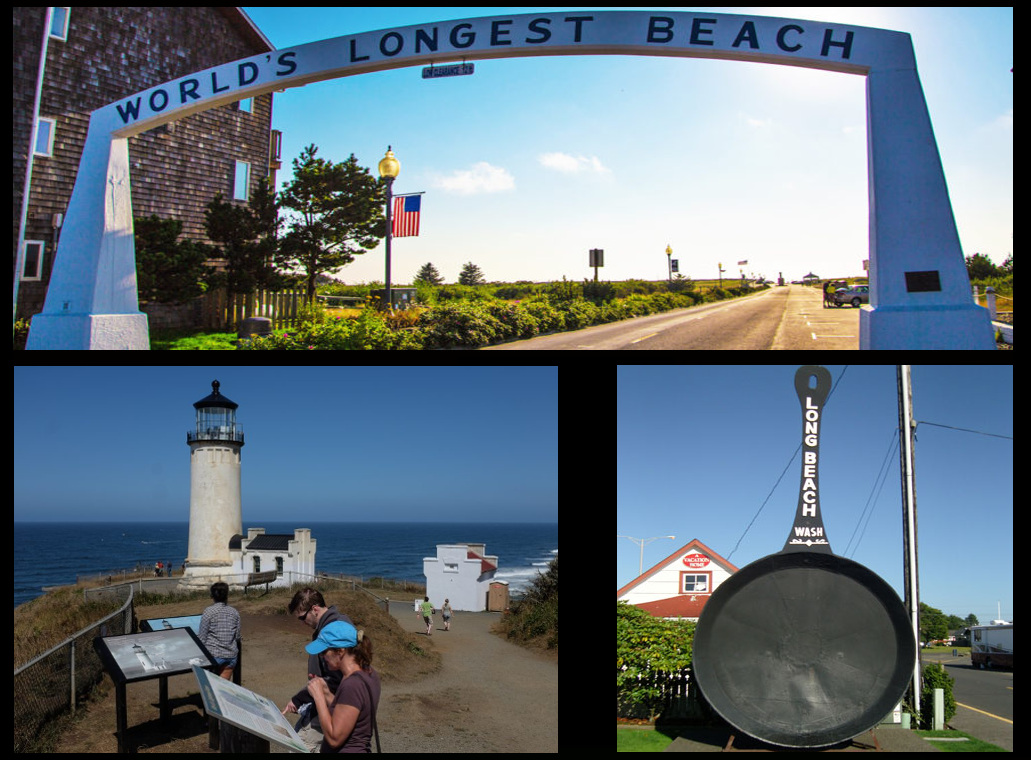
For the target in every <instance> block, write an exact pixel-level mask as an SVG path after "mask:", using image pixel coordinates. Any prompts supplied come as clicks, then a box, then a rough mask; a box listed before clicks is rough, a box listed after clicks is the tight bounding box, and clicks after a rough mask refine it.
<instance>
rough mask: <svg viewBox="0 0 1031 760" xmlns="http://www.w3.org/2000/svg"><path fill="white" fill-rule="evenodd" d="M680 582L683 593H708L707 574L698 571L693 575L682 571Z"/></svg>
mask: <svg viewBox="0 0 1031 760" xmlns="http://www.w3.org/2000/svg"><path fill="white" fill-rule="evenodd" d="M680 584H681V586H680V590H681V593H684V594H698V593H703V594H704V593H708V591H709V574H708V573H699V574H698V575H695V574H693V573H684V574H682V575H681V576H680Z"/></svg>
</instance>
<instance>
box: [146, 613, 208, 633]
mask: <svg viewBox="0 0 1031 760" xmlns="http://www.w3.org/2000/svg"><path fill="white" fill-rule="evenodd" d="M200 618H201V616H200V615H184V616H182V617H170V618H151V619H149V620H141V621H140V630H141V631H164V630H168V629H169V628H190V629H192V630H193V632H194V633H196V634H200Z"/></svg>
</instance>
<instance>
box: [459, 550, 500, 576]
mask: <svg viewBox="0 0 1031 760" xmlns="http://www.w3.org/2000/svg"><path fill="white" fill-rule="evenodd" d="M466 559H478V560H480V572H481V573H488V572H490V571H491V570H497V569H498V566H497V565H495V564H494V563H493V562H490V561H489V560H485V559H484V558H483V557H482V556H480V555H479V554H477V553H476V552H474V551H472V550H471V549H470V550H469V554H468V555H467V556H466Z"/></svg>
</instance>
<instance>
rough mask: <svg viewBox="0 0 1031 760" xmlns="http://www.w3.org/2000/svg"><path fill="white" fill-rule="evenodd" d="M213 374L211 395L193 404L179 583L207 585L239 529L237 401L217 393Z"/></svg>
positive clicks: (223, 568)
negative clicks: (186, 533) (186, 534)
mask: <svg viewBox="0 0 1031 760" xmlns="http://www.w3.org/2000/svg"><path fill="white" fill-rule="evenodd" d="M218 388H219V383H218V380H216V381H214V382H213V383H212V384H211V395H210V396H206V397H204V398H202V399H201V400H200V401H198V402H197V403H195V404H194V405H193V406H194V408H195V409H196V410H197V426H196V428H195V429H194V430H191V431H189V432H187V434H186V442H187V443H188V444H189V446H190V544H189V548H188V550H187V551H188V556H187V558H186V572H185V574H184V576H183V583H184V584H187V585H197V586H202V585H207V584H210V583H213V582H214V581H216V580H218V579H219V577H220V576H223V575H229V574H230V573H231V572H232V569H233V568H232V564H233V563H232V559H231V557H230V549H229V544H230V541H232V540H233V538H234V537H237V540H239V536H241V535H242V534H243V513H242V511H241V507H240V449H241V448H243V429H242V428H241V427H240V425H238V424H237V422H236V408H237V406H239V405H238V404H236V403H234V402H232V401H230V400H229V399H227V398H226V397H225V396H223V395H222V394H221V393H220V392H219V390H218Z"/></svg>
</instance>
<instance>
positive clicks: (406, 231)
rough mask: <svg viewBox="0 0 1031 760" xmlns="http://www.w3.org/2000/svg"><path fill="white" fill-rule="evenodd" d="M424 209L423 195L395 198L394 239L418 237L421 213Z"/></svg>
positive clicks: (392, 232)
mask: <svg viewBox="0 0 1031 760" xmlns="http://www.w3.org/2000/svg"><path fill="white" fill-rule="evenodd" d="M421 209H422V196H421V195H405V196H402V197H400V198H394V228H393V230H392V231H391V234H392V235H393V236H394V237H418V235H419V211H420V210H421Z"/></svg>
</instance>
